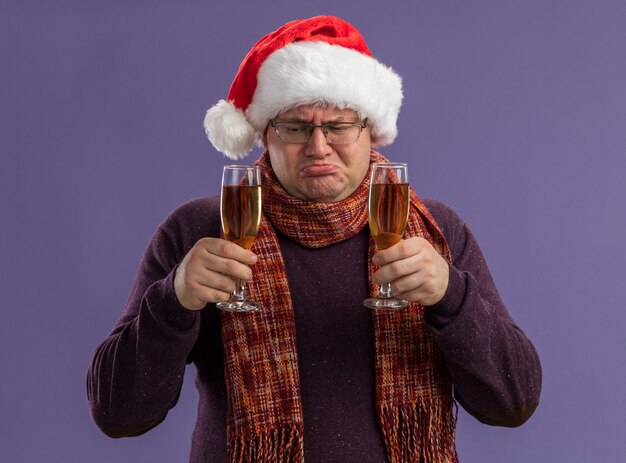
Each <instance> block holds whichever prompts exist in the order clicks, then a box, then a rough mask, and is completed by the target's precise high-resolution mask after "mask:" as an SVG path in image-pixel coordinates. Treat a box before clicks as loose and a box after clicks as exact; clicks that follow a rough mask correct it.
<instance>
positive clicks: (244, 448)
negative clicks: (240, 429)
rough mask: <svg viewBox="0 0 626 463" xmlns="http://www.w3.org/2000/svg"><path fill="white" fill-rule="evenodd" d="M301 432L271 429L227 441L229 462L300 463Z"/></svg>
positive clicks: (302, 451)
mask: <svg viewBox="0 0 626 463" xmlns="http://www.w3.org/2000/svg"><path fill="white" fill-rule="evenodd" d="M302 442H303V441H302V433H301V432H300V431H299V430H298V429H296V428H281V429H272V430H270V431H265V432H262V433H259V434H254V435H252V437H248V436H239V437H235V438H233V439H231V440H230V441H229V442H228V461H229V462H230V463H302V462H304V448H303V445H302Z"/></svg>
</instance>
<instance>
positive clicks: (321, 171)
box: [300, 164, 337, 177]
mask: <svg viewBox="0 0 626 463" xmlns="http://www.w3.org/2000/svg"><path fill="white" fill-rule="evenodd" d="M336 172H337V166H335V165H333V164H312V165H310V166H306V167H305V168H303V169H302V170H301V171H300V175H301V176H302V177H317V176H320V175H332V174H334V173H336Z"/></svg>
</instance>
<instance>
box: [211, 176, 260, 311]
mask: <svg viewBox="0 0 626 463" xmlns="http://www.w3.org/2000/svg"><path fill="white" fill-rule="evenodd" d="M220 216H221V219H222V233H223V236H224V238H225V239H226V240H228V241H231V242H233V243H236V244H238V245H239V246H241V247H242V248H244V249H248V250H249V249H250V248H251V247H252V244H253V243H254V240H255V238H256V234H257V232H258V230H259V225H260V223H261V170H260V169H259V167H258V166H254V165H249V166H246V165H229V166H224V172H223V174H222V195H221V201H220ZM217 308H218V309H220V310H226V311H228V312H253V311H255V310H259V309H260V308H261V305H260V304H259V303H257V302H253V301H249V300H248V299H247V298H246V294H245V285H244V282H243V281H242V280H240V279H237V280H236V288H235V291H233V293H232V294H231V296H230V299H229V300H228V301H226V302H219V303H217Z"/></svg>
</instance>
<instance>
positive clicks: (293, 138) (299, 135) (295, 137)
mask: <svg viewBox="0 0 626 463" xmlns="http://www.w3.org/2000/svg"><path fill="white" fill-rule="evenodd" d="M276 131H277V133H278V136H279V137H280V139H281V140H282V141H284V142H286V143H306V142H308V141H309V138H310V137H311V126H310V125H309V124H297V123H293V124H291V123H281V124H276Z"/></svg>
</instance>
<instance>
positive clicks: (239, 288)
mask: <svg viewBox="0 0 626 463" xmlns="http://www.w3.org/2000/svg"><path fill="white" fill-rule="evenodd" d="M244 291H245V286H244V282H243V281H242V280H240V279H239V278H237V279H236V280H235V290H234V291H233V296H232V297H231V300H233V301H237V302H243V301H245V299H246V297H245V294H244Z"/></svg>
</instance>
